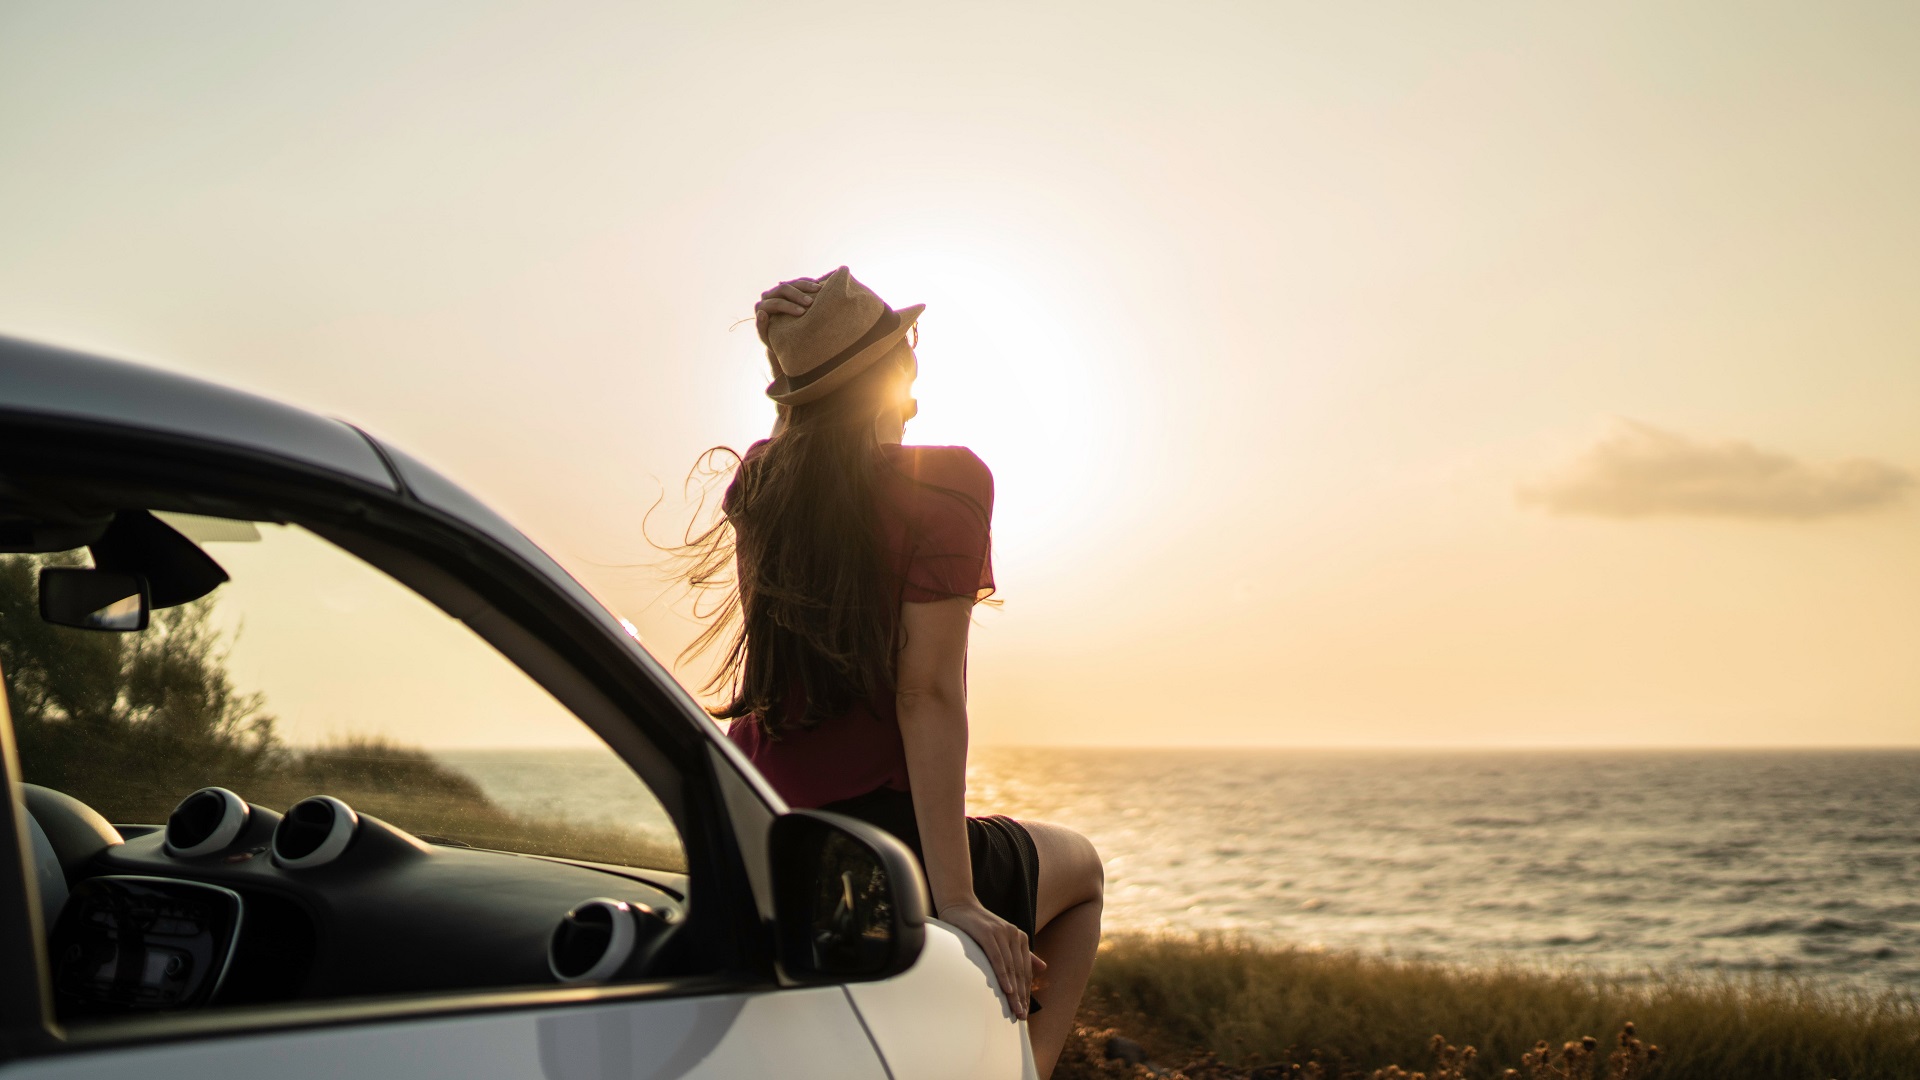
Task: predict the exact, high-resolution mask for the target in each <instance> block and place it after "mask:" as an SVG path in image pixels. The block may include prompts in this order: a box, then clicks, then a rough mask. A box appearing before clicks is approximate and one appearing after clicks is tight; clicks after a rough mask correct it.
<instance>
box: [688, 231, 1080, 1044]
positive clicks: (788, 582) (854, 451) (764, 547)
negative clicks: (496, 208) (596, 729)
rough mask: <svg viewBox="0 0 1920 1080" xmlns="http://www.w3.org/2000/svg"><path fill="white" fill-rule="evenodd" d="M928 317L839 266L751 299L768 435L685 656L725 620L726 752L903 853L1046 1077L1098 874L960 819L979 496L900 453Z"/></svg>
mask: <svg viewBox="0 0 1920 1080" xmlns="http://www.w3.org/2000/svg"><path fill="white" fill-rule="evenodd" d="M923 308H924V305H919V306H914V307H910V308H906V309H904V310H901V311H895V310H893V309H892V308H890V307H888V306H887V305H886V304H885V303H884V302H883V301H882V300H881V299H880V298H879V297H878V296H875V295H874V294H873V293H872V291H870V290H869V289H867V288H866V286H864V285H862V284H860V283H859V282H858V281H856V280H854V278H853V276H852V275H851V274H849V273H848V272H847V268H846V267H844V266H843V267H840V268H839V269H838V270H835V271H834V272H833V273H831V274H828V275H827V276H825V277H824V278H820V279H814V278H795V279H794V280H792V281H785V282H782V283H780V284H779V285H776V286H775V287H773V288H771V289H769V290H767V291H766V292H765V293H763V294H761V299H760V302H759V303H758V304H756V305H755V307H754V315H755V323H756V324H757V326H758V328H759V331H760V338H761V340H762V341H763V342H765V343H766V345H767V355H768V357H769V359H770V360H771V361H772V364H773V373H774V381H773V384H772V385H771V386H769V387H768V388H767V395H768V396H769V397H771V398H772V399H773V400H774V401H775V402H776V403H778V405H779V406H780V408H779V418H778V419H777V420H776V421H775V423H774V428H773V434H772V436H771V437H770V438H769V439H766V440H764V441H762V442H759V443H755V444H754V446H753V447H752V448H751V449H749V450H748V451H747V453H746V456H745V457H744V458H742V459H741V460H740V464H739V469H738V471H737V473H736V474H735V476H734V479H733V482H732V484H731V486H729V487H728V489H727V493H726V497H725V499H724V501H723V502H722V509H723V511H724V513H725V516H724V518H723V519H722V520H721V521H720V522H719V523H718V524H717V525H715V526H714V528H713V529H711V530H709V531H708V532H707V533H706V534H705V535H703V536H701V537H699V538H698V539H696V540H695V542H694V543H695V547H694V551H695V555H696V560H695V564H694V566H693V569H692V570H691V572H690V574H689V577H690V579H691V581H692V582H693V584H694V585H696V586H711V585H714V584H715V583H717V582H721V581H724V580H725V579H726V575H727V574H728V573H729V572H731V573H734V574H737V577H736V578H735V579H734V582H735V589H734V590H733V591H732V592H731V593H730V594H729V596H728V599H727V603H726V605H725V607H724V609H723V611H722V613H721V617H720V618H718V619H716V620H715V622H714V623H713V624H712V625H711V626H710V627H709V628H708V630H707V632H706V633H705V634H704V635H703V636H702V638H701V639H700V641H698V642H696V648H698V647H702V646H705V645H708V644H711V643H713V642H714V641H716V640H718V639H719V638H720V637H721V636H723V635H724V634H726V632H727V629H728V627H730V626H732V625H734V622H733V618H734V617H736V616H737V617H738V619H739V622H738V630H737V632H736V633H735V634H734V635H733V637H732V640H731V642H730V647H729V649H728V652H727V656H726V660H725V663H724V664H723V665H722V668H721V670H720V672H719V673H718V674H717V675H716V676H715V679H714V683H713V684H712V686H711V687H710V689H720V688H725V689H726V690H727V691H728V692H729V693H730V695H731V697H730V700H729V701H728V702H727V704H725V705H724V706H722V707H720V708H716V709H714V710H713V713H714V715H715V716H716V717H717V718H721V719H726V720H731V721H732V724H731V727H730V728H729V730H728V737H729V738H731V739H733V741H734V742H735V743H737V744H738V745H739V746H740V747H741V749H742V750H744V751H745V752H746V754H747V756H748V757H749V758H751V759H752V760H753V761H754V763H755V764H756V765H758V766H759V767H760V769H761V771H762V772H763V773H765V774H766V776H767V778H768V780H769V781H771V782H772V783H773V785H774V787H775V788H776V789H778V790H779V791H780V793H781V795H782V796H783V797H785V798H786V800H787V801H788V802H789V803H791V804H792V805H794V806H798V807H814V808H819V809H824V810H831V811H835V812H837V813H843V814H848V815H851V816H853V817H857V818H861V819H863V820H866V821H868V822H871V823H873V824H875V825H878V826H880V827H881V828H884V829H886V830H888V831H890V832H892V833H893V834H894V835H896V836H898V837H900V839H902V840H903V841H905V842H906V843H907V845H908V846H909V847H911V848H913V850H914V852H915V854H917V855H919V856H920V859H921V862H922V864H923V865H924V866H925V868H926V872H927V882H928V885H929V887H930V889H931V892H932V896H933V907H934V912H935V915H936V917H938V918H939V919H940V920H942V921H943V922H946V923H948V924H950V925H952V926H955V927H957V928H958V929H960V930H962V931H964V932H966V934H967V935H968V936H970V937H972V938H973V940H974V941H976V942H979V944H980V946H981V948H982V949H983V950H985V952H986V955H987V958H988V959H989V960H990V961H991V962H992V964H993V970H994V972H995V974H996V976H997V977H998V979H999V982H1000V987H1001V989H1002V991H1004V992H1005V993H1006V995H1007V999H1008V1001H1009V1003H1010V1004H1011V1007H1012V1010H1013V1013H1014V1015H1015V1016H1016V1017H1019V1018H1022V1019H1028V1020H1029V1021H1030V1024H1029V1035H1030V1037H1031V1039H1032V1042H1033V1051H1034V1059H1035V1061H1036V1063H1037V1064H1038V1066H1039V1069H1040V1075H1041V1076H1043V1077H1044V1076H1047V1075H1049V1074H1050V1073H1051V1072H1052V1071H1053V1066H1054V1062H1055V1061H1056V1060H1057V1059H1058V1057H1059V1055H1060V1049H1061V1047H1062V1045H1064V1043H1065V1042H1066V1038H1067V1034H1068V1031H1069V1029H1070V1028H1071V1026H1072V1022H1073V1014H1074V1011H1075V1009H1077V1008H1078V1006H1079V1003H1080V995H1081V991H1082V990H1084V989H1085V987H1086V982H1087V975H1088V973H1089V972H1090V971H1091V970H1092V967H1093V956H1094V950H1095V948H1096V947H1097V946H1098V945H1099V941H1100V910H1101V898H1102V890H1103V887H1104V874H1103V871H1102V869H1101V866H1100V858H1099V855H1098V854H1097V853H1096V852H1095V851H1094V849H1093V845H1092V844H1089V843H1088V842H1087V840H1086V839H1085V838H1084V837H1082V836H1080V835H1079V834H1078V833H1075V832H1072V831H1071V830H1068V829H1064V828H1061V827H1060V826H1057V825H1048V824H1044V823H1041V822H1031V821H1015V820H1013V819H1012V818H1007V817H1000V816H994V817H987V818H969V817H967V816H966V768H967V698H966V663H967V630H968V627H969V626H970V625H971V621H972V610H973V605H974V604H975V603H977V602H978V601H980V600H982V599H985V598H986V597H987V596H988V595H989V594H991V593H992V591H993V587H994V586H993V567H992V559H991V556H990V551H989V537H988V524H989V519H990V516H991V513H992V507H993V477H992V475H991V474H990V473H989V472H988V471H987V467H986V466H985V465H984V464H982V463H981V461H980V459H979V458H977V457H975V456H974V455H973V454H972V452H971V451H968V450H967V449H965V448H963V447H949V446H918V447H906V446H902V445H901V444H900V443H901V438H902V436H903V434H904V432H905V429H906V423H907V421H908V420H910V419H912V418H913V416H914V414H915V412H916V411H917V410H918V406H917V404H916V403H915V402H914V399H913V397H912V386H913V380H914V377H915V376H916V375H917V374H918V372H919V367H918V361H917V360H916V359H915V357H914V352H913V341H914V340H917V334H915V333H914V324H915V322H916V320H917V319H918V318H919V315H920V312H921V311H922V310H923ZM910 335H913V336H912V337H911V338H910ZM1041 972H1044V973H1045V975H1046V981H1045V991H1046V993H1045V995H1044V996H1045V1004H1046V1008H1045V1009H1044V1010H1043V1009H1041V1008H1040V1003H1039V1002H1038V1001H1035V1000H1032V992H1033V990H1034V988H1035V976H1036V974H1038V973H1041ZM1029 1014H1031V1015H1029Z"/></svg>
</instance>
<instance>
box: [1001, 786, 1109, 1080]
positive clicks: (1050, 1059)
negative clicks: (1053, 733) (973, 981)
mask: <svg viewBox="0 0 1920 1080" xmlns="http://www.w3.org/2000/svg"><path fill="white" fill-rule="evenodd" d="M1020 824H1022V825H1025V826H1026V827H1027V832H1028V834H1030V835H1031V836H1032V837H1033V846H1034V850H1035V852H1036V853H1037V854H1038V855H1039V856H1040V888H1039V903H1038V905H1037V910H1036V911H1035V912H1034V916H1035V918H1034V925H1035V926H1037V927H1038V928H1039V932H1038V933H1036V934H1035V935H1034V938H1033V952H1034V955H1036V956H1038V957H1039V958H1040V959H1042V960H1045V961H1046V962H1047V973H1046V976H1045V978H1046V989H1045V991H1044V992H1043V993H1042V994H1041V995H1040V1004H1041V1009H1040V1011H1039V1012H1038V1013H1035V1014H1034V1015H1033V1016H1032V1017H1030V1018H1029V1019H1028V1021H1027V1034H1028V1036H1029V1037H1030V1038H1031V1039H1032V1040H1033V1060H1034V1063H1035V1064H1036V1065H1038V1066H1039V1068H1040V1076H1041V1078H1042V1080H1045V1078H1046V1077H1048V1076H1051V1075H1052V1074H1053V1066H1054V1062H1056V1061H1058V1060H1059V1059H1060V1050H1061V1048H1062V1047H1064V1046H1066V1045H1067V1036H1068V1035H1069V1034H1071V1033H1072V1031H1073V1014H1074V1013H1075V1012H1077V1011H1078V1010H1079V1008H1080V995H1081V994H1082V993H1084V992H1085V991H1086V989H1087V976H1089V975H1091V974H1092V973H1093V954H1094V952H1095V951H1096V950H1098V949H1099V947H1100V909H1101V905H1102V902H1103V897H1104V896H1105V890H1106V881H1107V875H1106V870H1105V869H1104V868H1102V867H1101V865H1100V853H1099V852H1097V851H1095V850H1093V845H1092V844H1091V843H1089V842H1088V841H1087V838H1086V837H1084V836H1081V835H1080V834H1079V833H1077V832H1074V831H1073V830H1072V829H1067V828H1062V827H1061V826H1059V825H1049V824H1047V823H1046V822H1044V821H1023V822H1021V823H1020Z"/></svg>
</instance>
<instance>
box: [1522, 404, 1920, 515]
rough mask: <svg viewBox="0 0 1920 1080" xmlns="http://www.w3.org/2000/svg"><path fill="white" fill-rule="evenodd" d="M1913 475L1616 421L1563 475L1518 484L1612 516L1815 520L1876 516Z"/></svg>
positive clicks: (1563, 505) (1530, 496)
mask: <svg viewBox="0 0 1920 1080" xmlns="http://www.w3.org/2000/svg"><path fill="white" fill-rule="evenodd" d="M1914 483H1915V478H1914V475H1913V473H1911V472H1909V471H1907V470H1906V469H1902V468H1900V467H1899V466H1897V465H1890V464H1888V463H1887V462H1884V461H1873V460H1870V459H1866V458H1853V459H1850V460H1847V461H1836V462H1832V463H1829V464H1809V463H1806V462H1802V461H1798V460H1795V459H1794V458H1791V457H1788V456H1787V455H1785V454H1779V453H1774V452H1772V451H1768V450H1762V449H1760V448H1758V447H1756V446H1754V445H1753V444H1751V443H1745V442H1738V441H1731V442H1705V441H1701V440H1698V439H1690V438H1688V437H1687V436H1685V435H1679V434H1675V433H1674V432H1671V431H1662V430H1661V429H1659V428H1656V427H1650V426H1648V425H1646V424H1641V423H1637V422H1635V421H1631V420H1622V421H1620V422H1619V424H1618V426H1617V427H1616V429H1615V430H1614V431H1612V432H1611V433H1609V434H1608V435H1607V436H1606V437H1604V438H1602V439H1601V440H1600V441H1599V442H1598V443H1595V444H1594V445H1593V447H1592V448H1591V449H1589V450H1587V452H1586V453H1584V454H1582V455H1580V457H1578V458H1576V459H1575V460H1574V461H1573V462H1572V463H1570V464H1569V465H1567V466H1566V467H1565V468H1563V469H1561V470H1560V471H1559V472H1557V473H1555V474H1553V475H1551V476H1548V477H1547V478H1545V479H1544V480H1542V481H1540V482H1539V483H1535V484H1527V485H1522V486H1521V487H1520V489H1519V491H1518V493H1517V494H1518V496H1519V499H1520V502H1521V504H1522V505H1525V506H1534V507H1538V508H1540V509H1542V510H1545V511H1547V512H1548V513H1552V514H1567V515H1585V516H1588V517H1608V518H1647V517H1682V516H1685V517H1727V518H1749V519H1767V520H1788V521H1811V520H1813V519H1816V518H1828V517H1838V516H1840V515H1843V514H1859V513H1865V512H1867V511H1871V510H1877V509H1879V508H1881V507H1883V506H1887V505H1889V504H1891V503H1894V502H1896V501H1898V500H1899V499H1900V498H1901V497H1902V496H1903V495H1904V494H1905V493H1906V491H1907V489H1908V488H1910V487H1913V486H1914Z"/></svg>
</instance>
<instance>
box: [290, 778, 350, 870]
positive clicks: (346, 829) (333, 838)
mask: <svg viewBox="0 0 1920 1080" xmlns="http://www.w3.org/2000/svg"><path fill="white" fill-rule="evenodd" d="M359 827H360V815H359V814H356V813H354V812H353V807H351V806H348V805H347V804H346V803H343V802H341V801H340V800H339V799H336V798H334V797H333V796H331V795H315V796H314V797H313V798H311V799H302V800H301V801H300V802H297V803H295V804H294V805H293V809H291V810H288V811H287V816H286V817H283V818H281V819H280V824H279V826H278V827H277V828H275V829H274V830H273V861H274V862H275V863H277V864H279V865H281V866H284V867H286V868H288V869H290V870H303V869H306V868H307V867H310V866H320V865H322V864H324V863H330V862H332V861H333V860H335V859H337V858H339V857H340V853H341V852H343V851H345V850H347V844H348V842H350V841H351V840H352V839H353V833H354V830H356V829H358V828H359Z"/></svg>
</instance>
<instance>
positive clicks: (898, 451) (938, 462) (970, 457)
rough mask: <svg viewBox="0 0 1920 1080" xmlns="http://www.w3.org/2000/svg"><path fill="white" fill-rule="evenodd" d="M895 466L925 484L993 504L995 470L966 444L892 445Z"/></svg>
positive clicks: (979, 501) (984, 503)
mask: <svg viewBox="0 0 1920 1080" xmlns="http://www.w3.org/2000/svg"><path fill="white" fill-rule="evenodd" d="M888 450H889V453H890V454H891V455H892V456H893V461H894V466H895V467H896V468H898V469H899V470H900V471H901V472H902V473H904V474H906V475H907V476H909V477H912V478H913V479H914V480H916V481H919V482H920V483H923V484H931V485H933V486H935V487H942V488H948V489H950V490H953V491H958V492H960V493H961V494H963V495H967V496H969V497H971V498H972V499H973V500H974V501H976V502H978V503H980V504H981V506H982V507H985V508H989V509H990V508H991V507H992V506H993V470H991V469H989V468H987V463H986V462H984V461H981V460H980V455H978V454H976V453H974V452H973V451H972V450H969V449H967V448H966V447H964V446H891V447H889V448H888Z"/></svg>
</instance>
